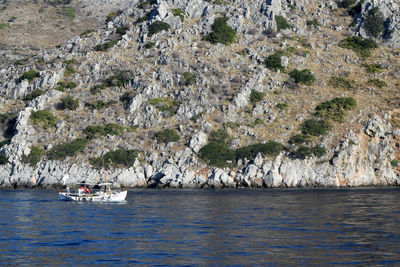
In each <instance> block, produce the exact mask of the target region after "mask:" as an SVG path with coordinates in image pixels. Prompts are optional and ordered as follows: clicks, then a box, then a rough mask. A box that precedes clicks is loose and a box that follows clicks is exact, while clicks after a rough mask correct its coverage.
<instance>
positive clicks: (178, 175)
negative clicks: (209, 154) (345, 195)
mask: <svg viewBox="0 0 400 267" xmlns="http://www.w3.org/2000/svg"><path fill="white" fill-rule="evenodd" d="M101 2H102V0H98V1H97V4H99V3H101ZM105 2H107V1H105ZM108 2H110V1H108ZM111 2H112V4H113V5H115V1H111ZM111 2H110V3H111ZM356 2H357V1H355V2H354V4H356ZM123 3H124V7H126V9H124V10H121V11H118V12H117V11H115V12H111V13H110V14H109V15H108V16H107V20H106V22H105V25H104V26H103V28H101V29H97V30H94V29H93V30H91V31H88V32H86V33H82V34H81V35H79V36H76V37H75V38H73V39H71V40H70V41H68V42H67V43H65V44H63V45H60V46H59V47H57V48H54V49H49V50H43V51H40V52H39V53H38V54H37V55H35V56H33V57H31V58H27V59H26V60H24V61H21V62H19V63H18V64H15V65H12V66H8V67H7V68H3V69H1V70H0V94H1V96H2V97H1V98H0V113H1V114H0V115H2V116H3V117H4V121H3V119H2V122H1V127H2V130H3V136H4V138H3V137H2V138H1V139H0V142H1V144H2V145H1V147H0V156H2V163H0V188H45V189H46V188H60V187H63V186H65V185H70V186H74V185H76V184H77V183H82V182H85V183H89V184H94V183H96V182H99V181H101V180H102V179H103V176H104V174H103V171H102V170H101V169H96V168H95V167H94V166H93V164H91V162H90V159H100V158H101V157H104V155H106V154H107V153H109V152H115V151H135V152H137V153H138V154H140V156H138V157H136V158H135V159H136V160H135V161H134V162H133V161H132V162H129V164H128V165H126V166H125V167H122V166H120V165H121V164H119V162H114V163H115V164H114V165H113V166H111V167H110V168H109V169H107V171H106V175H107V177H109V180H110V181H111V182H112V183H113V184H114V186H116V187H128V188H238V187H251V188H282V187H356V186H397V185H399V184H400V176H399V167H398V166H397V163H398V162H397V159H398V158H399V156H400V155H399V148H400V141H399V139H400V130H399V127H398V126H399V125H396V123H393V121H395V122H397V123H398V121H399V120H398V118H399V114H397V113H396V114H395V116H394V113H395V112H397V109H396V108H397V106H398V99H397V98H396V99H395V98H394V97H393V95H394V94H396V93H397V90H398V83H396V79H397V80H398V78H399V77H400V68H399V65H398V62H399V61H398V59H399V55H400V52H395V49H399V48H400V42H399V39H400V35H399V32H400V31H399V14H400V13H399V10H400V6H399V5H398V4H397V3H396V2H393V1H390V0H382V1H364V2H359V4H358V9H360V10H358V11H357V12H358V13H356V14H355V15H354V17H352V18H350V17H348V14H347V11H345V10H343V9H342V7H339V6H338V3H337V2H335V1H325V2H320V3H317V2H315V1H311V0H298V1H297V0H295V1H267V2H265V3H264V2H263V1H258V0H256V1H249V2H247V1H241V0H235V1H233V2H232V3H228V2H223V1H222V3H220V2H219V1H202V0H189V1H183V0H182V1H181V0H178V1H169V0H158V1H155V2H154V1H147V2H141V3H139V2H138V1H131V2H130V1H123ZM356 7H357V5H355V6H354V8H356ZM373 7H376V8H379V9H380V10H381V11H380V12H381V13H382V16H384V17H385V18H386V22H385V25H383V24H382V23H381V24H382V25H380V26H382V27H383V26H385V27H386V28H385V29H382V31H385V33H386V35H387V36H385V38H384V39H381V40H379V45H381V46H380V47H379V46H378V44H376V43H375V41H373V40H367V41H366V39H365V40H363V39H362V38H361V37H368V32H366V30H365V21H366V20H367V17H368V16H370V15H371V10H372V11H373V10H374V9H373ZM374 12H375V11H374ZM221 14H224V17H221ZM309 14H312V16H313V17H314V20H309V17H310V16H309ZM286 17H287V18H286ZM279 19H280V20H279ZM317 19H320V22H318V20H317ZM279 21H280V24H281V25H280V26H279V27H278V25H277V24H278V22H279ZM217 22H218V23H217ZM289 22H290V23H289ZM348 22H352V23H351V26H348V29H347V31H346V30H345V28H344V26H343V25H345V24H346V23H347V24H348ZM341 24H343V25H341ZM216 25H219V26H220V27H222V30H221V29H220V31H222V32H224V31H225V32H224V33H226V32H228V33H231V35H232V36H230V37H231V38H230V41H229V42H228V43H224V42H222V43H220V42H217V41H215V40H212V41H210V38H211V37H210V36H212V34H215V32H213V30H215V28H216V27H217V26H216ZM221 25H222V26H221ZM280 27H283V28H282V29H280ZM346 27H347V25H346ZM349 36H352V37H357V38H353V39H352V37H349ZM360 36H361V37H360ZM359 38H361V39H359ZM349 40H350V41H352V42H355V40H356V41H357V40H363V41H364V42H367V43H368V41H369V42H372V43H373V44H374V45H373V48H368V49H370V50H368V51H364V52H368V53H372V52H371V51H372V49H381V50H379V53H381V54H380V55H376V59H371V60H369V59H368V60H369V61H368V60H366V59H365V58H363V57H362V56H360V54H357V51H355V48H353V49H350V48H349V46H347V47H346V45H344V43H345V42H344V41H349ZM373 51H374V50H373ZM368 53H367V54H368ZM364 56H365V55H364ZM269 58H272V59H273V58H275V59H276V58H278V60H277V61H279V62H275V64H277V65H279V66H278V68H277V67H276V66H275V67H271V66H270V65H269V66H268V64H267V59H269ZM368 67H369V68H370V69H373V70H368ZM368 71H371V72H372V73H370V72H368ZM293 72H295V73H296V72H297V73H302V75H304V73H308V74H309V75H311V76H312V77H311V78H312V79H311V80H309V81H308V82H305V83H302V82H298V81H296V79H295V78H293V75H292V73H293ZM29 74H30V75H29ZM314 75H315V77H314ZM352 75H353V76H352ZM332 81H333V82H332ZM335 81H336V83H335ZM383 88H386V89H383ZM252 94H255V95H256V97H255V98H256V99H255V100H254V99H252ZM345 97H347V98H351V99H352V100H354V107H352V110H351V111H350V109H349V110H347V109H345V108H344V107H341V106H336V107H335V108H337V109H338V110H339V111H338V112H339V113H340V115H341V116H342V117H343V118H344V117H345V115H348V117H347V118H348V119H346V120H347V121H344V119H343V118H342V119H338V118H332V117H334V116H335V115H336V114H335V113H334V112H335V111H334V112H333V115H332V114H331V117H329V116H327V117H329V118H327V119H326V118H325V117H322V118H321V117H317V116H316V115H315V111H316V110H315V109H316V107H317V106H318V105H320V104H321V103H322V104H324V103H325V104H326V103H327V101H328V102H329V101H331V100H332V99H333V100H334V99H336V100H337V99H339V98H342V99H344V98H345ZM353 97H354V98H353ZM63 101H64V102H63ZM65 101H69V102H68V103H67V104H68V105H69V106H68V105H65ZM356 102H357V108H356V107H355V106H356ZM63 103H64V104H63ZM63 105H64V106H63ZM66 106H67V107H66ZM347 111H348V113H350V112H352V113H351V115H349V114H346V112H347ZM35 112H43V113H42V114H46V116H49V117H50V116H51V118H52V119H53V120H54V121H53V122H52V123H51V125H50V126H49V125H47V123H48V124H50V123H49V122H48V121H47V119H48V118H41V119H43V120H44V122H43V121H41V122H35V121H34V120H33V119H32V114H34V113H35ZM54 114H55V115H54ZM371 114H372V115H371ZM42 116H44V115H42ZM12 117H13V118H12ZM44 117H45V116H44ZM311 117H313V118H314V120H315V121H318V122H321V121H322V120H325V119H326V120H327V121H326V124H327V125H328V124H329V123H330V122H329V120H331V121H332V122H333V127H332V129H329V131H330V132H329V131H328V130H326V131H325V133H323V134H322V133H321V134H320V133H317V134H314V135H313V134H312V136H308V137H310V140H309V141H304V140H303V141H304V142H301V143H299V144H298V143H296V144H293V143H291V142H290V138H291V137H293V136H295V135H298V134H299V133H300V132H301V133H302V134H304V133H303V132H302V130H301V127H302V125H303V123H304V122H305V121H306V120H307V118H311ZM324 122H325V121H324ZM5 124H10V126H9V127H8V129H4V128H5ZM392 124H393V125H392ZM106 125H113V127H116V129H121V130H120V131H119V132H118V131H117V132H116V133H102V134H99V132H96V133H93V135H92V136H89V135H88V134H87V130H88V129H92V130H93V129H97V130H98V129H100V128H101V127H105V126H106ZM226 125H231V126H232V127H230V128H229V127H226V128H229V129H228V131H229V134H230V139H229V142H228V143H226V144H225V145H226V146H227V147H229V149H238V148H242V147H246V146H249V145H254V144H265V143H266V142H268V141H269V140H271V141H274V142H275V141H276V142H277V143H279V144H289V145H288V146H287V149H285V150H284V151H283V152H280V153H279V155H277V156H276V157H275V156H274V157H272V156H266V155H263V154H262V153H258V154H257V155H256V156H255V157H254V159H252V160H247V159H246V158H240V159H237V160H236V161H235V162H230V166H231V167H229V168H217V167H213V166H212V165H213V164H209V165H207V164H206V162H204V161H203V160H202V159H201V158H200V154H199V151H200V149H201V148H202V147H204V146H206V145H207V144H208V143H209V141H210V140H209V139H210V134H211V133H212V132H213V131H217V130H218V129H222V128H223V127H225V126H226ZM96 127H97V128H96ZM360 127H363V128H362V129H360ZM327 128H329V127H327ZM101 129H103V128H101ZM101 129H100V130H98V131H101ZM165 129H167V130H172V131H173V132H175V133H176V135H177V139H176V140H170V141H166V142H160V140H159V139H158V140H157V133H159V132H161V131H162V130H165ZM6 132H7V133H6ZM328 132H329V133H328ZM304 135H305V134H304ZM75 140H84V144H85V146H84V147H83V148H81V149H78V150H77V151H74V152H73V153H71V155H64V156H62V157H59V158H58V159H57V160H50V156H49V153H50V152H51V151H53V150H52V149H54V148H55V147H57V146H58V145H60V144H61V143H66V144H68V143H72V142H74V141H75ZM303 145H304V146H303ZM282 146H284V145H282ZM301 146H303V147H305V148H308V149H311V148H314V147H317V146H318V147H320V148H321V149H323V150H324V154H323V155H321V156H320V157H317V156H313V155H311V153H310V155H306V156H304V157H303V158H299V157H297V158H296V157H293V156H292V154H293V152H294V151H296V149H299V148H301ZM34 148H37V149H40V151H42V152H43V154H40V156H39V159H38V160H37V162H35V163H34V164H27V162H24V158H26V157H28V155H30V153H31V152H32V151H33V149H34ZM325 152H326V153H325ZM103 159H104V158H103ZM118 164H119V165H118ZM214 165H215V164H214Z"/></svg>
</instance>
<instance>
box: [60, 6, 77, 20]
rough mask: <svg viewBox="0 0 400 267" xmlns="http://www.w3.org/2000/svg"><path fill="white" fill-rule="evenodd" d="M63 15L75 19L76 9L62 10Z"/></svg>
mask: <svg viewBox="0 0 400 267" xmlns="http://www.w3.org/2000/svg"><path fill="white" fill-rule="evenodd" d="M62 14H63V15H64V16H67V17H69V18H71V19H73V18H75V8H73V7H64V8H63V10H62Z"/></svg>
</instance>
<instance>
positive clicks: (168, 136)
mask: <svg viewBox="0 0 400 267" xmlns="http://www.w3.org/2000/svg"><path fill="white" fill-rule="evenodd" d="M154 137H155V138H156V139H157V142H158V143H165V144H168V143H169V142H176V141H178V140H179V138H180V137H179V134H178V132H177V131H176V130H174V129H165V130H161V131H159V132H157V133H156V134H155V135H154Z"/></svg>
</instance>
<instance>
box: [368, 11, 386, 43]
mask: <svg viewBox="0 0 400 267" xmlns="http://www.w3.org/2000/svg"><path fill="white" fill-rule="evenodd" d="M384 23H385V18H384V17H383V14H382V12H380V11H379V8H377V7H375V8H373V9H371V10H370V11H369V12H368V15H367V16H366V18H365V23H364V27H365V30H366V31H367V32H368V34H369V35H371V36H373V37H375V38H378V37H379V36H381V35H382V33H383V32H384V30H385V26H384Z"/></svg>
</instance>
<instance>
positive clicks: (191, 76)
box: [182, 71, 197, 85]
mask: <svg viewBox="0 0 400 267" xmlns="http://www.w3.org/2000/svg"><path fill="white" fill-rule="evenodd" d="M182 75H183V78H185V82H184V85H192V84H195V83H196V78H197V74H196V73H193V72H188V71H186V72H184V73H183V74H182Z"/></svg>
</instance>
